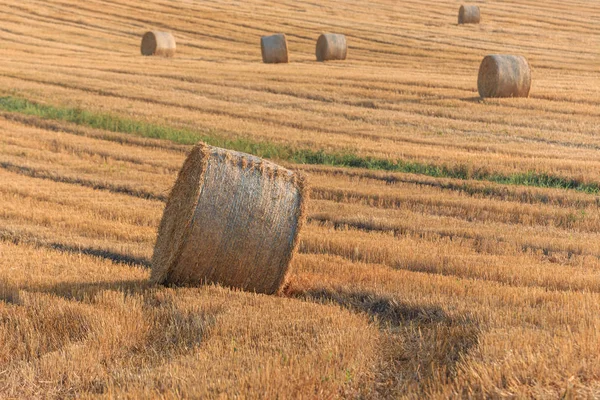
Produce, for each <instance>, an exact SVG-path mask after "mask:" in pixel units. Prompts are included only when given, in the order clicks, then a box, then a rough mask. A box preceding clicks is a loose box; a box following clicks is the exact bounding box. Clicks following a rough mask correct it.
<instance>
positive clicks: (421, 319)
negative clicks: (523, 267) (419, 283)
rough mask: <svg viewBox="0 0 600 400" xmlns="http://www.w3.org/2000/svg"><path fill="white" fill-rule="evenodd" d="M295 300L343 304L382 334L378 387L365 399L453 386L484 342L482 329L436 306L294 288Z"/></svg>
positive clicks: (359, 293) (367, 294)
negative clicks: (464, 364)
mask: <svg viewBox="0 0 600 400" xmlns="http://www.w3.org/2000/svg"><path fill="white" fill-rule="evenodd" d="M286 294H287V295H288V296H290V297H293V298H297V299H300V300H305V301H312V302H317V303H320V304H337V305H340V306H342V307H344V308H346V309H348V310H350V311H352V312H354V313H359V314H366V315H368V316H369V318H370V319H371V320H372V321H373V322H374V323H376V324H377V326H378V327H379V330H380V332H381V344H380V349H381V350H380V351H381V354H380V358H379V365H378V368H377V371H376V376H375V382H374V385H372V386H370V387H369V388H365V391H366V392H365V393H363V395H364V396H365V397H377V398H395V397H398V396H400V395H401V394H402V393H406V392H407V391H408V390H410V391H411V392H414V393H419V394H420V395H422V396H423V397H426V396H427V395H428V394H430V389H431V388H432V387H434V386H435V383H436V382H438V383H439V380H440V379H441V380H445V381H448V382H449V381H451V380H452V379H454V378H455V377H456V376H457V374H458V370H459V369H458V365H459V363H460V362H461V361H462V360H464V358H465V357H466V356H467V354H468V353H469V352H470V351H471V350H472V349H473V348H475V347H476V346H477V345H478V343H479V336H480V334H481V328H480V326H479V324H478V322H477V321H476V320H474V319H473V318H470V317H469V316H465V315H458V316H450V315H448V314H447V313H446V312H445V311H444V310H443V309H442V308H441V307H438V306H435V305H414V304H405V303H402V302H400V301H398V300H396V299H394V298H392V297H386V296H381V295H378V294H375V293H372V292H368V291H346V290H343V289H336V290H332V289H325V288H319V289H308V290H299V289H293V288H289V289H288V291H287V292H286Z"/></svg>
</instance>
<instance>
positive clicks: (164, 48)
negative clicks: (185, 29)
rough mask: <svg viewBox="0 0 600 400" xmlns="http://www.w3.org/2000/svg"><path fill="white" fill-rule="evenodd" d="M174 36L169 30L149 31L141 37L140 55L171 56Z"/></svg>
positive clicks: (173, 47) (174, 46)
mask: <svg viewBox="0 0 600 400" xmlns="http://www.w3.org/2000/svg"><path fill="white" fill-rule="evenodd" d="M175 48H176V45H175V37H174V36H173V35H172V34H171V33H170V32H158V31H150V32H146V33H145V34H144V36H143V37H142V55H144V56H163V57H173V56H174V55H175Z"/></svg>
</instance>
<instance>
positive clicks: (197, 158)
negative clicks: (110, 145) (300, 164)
mask: <svg viewBox="0 0 600 400" xmlns="http://www.w3.org/2000/svg"><path fill="white" fill-rule="evenodd" d="M305 187H306V186H305V179H304V177H303V176H302V175H299V174H297V173H294V172H292V171H289V170H287V169H285V168H283V167H280V166H278V165H276V164H273V163H271V162H268V161H265V160H262V159H260V158H258V157H254V156H251V155H249V154H244V153H238V152H235V151H229V150H224V149H220V148H217V147H212V146H208V145H205V144H202V143H200V144H198V145H196V146H195V147H194V149H193V150H192V151H191V153H190V155H189V156H188V158H187V159H186V160H185V162H184V164H183V167H182V169H181V171H180V172H179V175H178V177H177V181H176V182H175V185H174V187H173V189H172V191H171V194H170V196H169V199H168V201H167V205H166V207H165V211H164V214H163V217H162V220H161V223H160V226H159V228H158V238H157V240H156V245H155V247H154V254H153V256H152V273H151V278H150V279H151V280H152V281H153V282H155V283H162V284H176V285H177V284H178V285H197V284H202V283H219V284H221V285H223V286H228V287H235V288H241V289H243V290H247V291H254V292H258V293H267V294H273V293H276V292H278V291H279V290H280V289H281V287H282V286H283V284H284V283H285V279H286V276H287V271H288V267H289V265H290V262H291V259H292V255H293V254H294V251H295V249H296V246H297V243H298V237H299V232H300V229H301V228H302V225H303V222H304V207H305V199H306V198H307V197H308V195H307V194H306V193H305V192H306V189H305Z"/></svg>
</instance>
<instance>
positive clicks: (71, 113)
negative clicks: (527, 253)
mask: <svg viewBox="0 0 600 400" xmlns="http://www.w3.org/2000/svg"><path fill="white" fill-rule="evenodd" d="M0 110H4V111H7V112H12V113H18V114H25V115H31V116H37V117H40V118H42V119H46V120H58V121H64V122H69V123H73V124H75V125H80V126H87V127H90V128H95V129H101V130H105V131H109V132H116V133H125V134H131V135H135V136H138V137H146V138H152V139H163V140H168V141H170V142H174V143H178V144H183V145H193V144H196V143H197V142H199V141H202V142H205V143H207V144H209V145H212V146H216V147H222V148H225V149H229V150H235V151H240V152H244V153H248V154H252V155H254V156H258V157H261V158H266V159H272V160H276V161H286V162H290V163H292V164H309V165H329V166H334V167H345V168H362V169H367V170H379V171H387V172H402V173H410V174H416V175H425V176H430V177H434V178H452V179H459V180H476V181H488V182H493V183H498V184H506V185H522V186H531V187H540V188H554V189H565V190H575V191H578V192H583V193H587V194H598V193H600V182H584V181H582V180H579V179H575V178H568V177H563V176H559V175H554V174H548V173H544V172H538V171H534V170H529V171H525V172H518V173H513V174H500V173H495V172H490V171H488V170H487V169H485V168H484V169H478V168H473V167H472V166H469V165H465V164H458V165H453V166H449V165H447V164H433V163H421V162H418V161H410V160H405V159H400V158H398V159H396V160H390V159H384V158H377V157H371V156H364V157H361V156H359V155H357V154H355V153H352V152H350V151H340V152H326V151H325V150H323V149H318V150H312V149H308V148H298V147H294V146H290V145H283V144H276V143H272V142H268V141H253V140H249V139H245V138H236V139H227V138H224V137H222V136H220V135H218V134H206V133H202V132H198V131H194V130H191V129H184V128H172V127H169V126H166V125H158V124H153V123H148V122H142V121H138V120H134V119H130V118H124V117H121V116H118V115H114V114H106V113H97V112H93V111H88V110H83V109H79V108H70V107H56V106H52V105H44V104H40V103H36V102H33V101H30V100H28V99H26V98H23V97H15V96H4V97H0Z"/></svg>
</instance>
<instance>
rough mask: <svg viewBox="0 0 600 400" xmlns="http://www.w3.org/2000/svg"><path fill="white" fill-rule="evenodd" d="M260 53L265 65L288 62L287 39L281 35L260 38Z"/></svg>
mask: <svg viewBox="0 0 600 400" xmlns="http://www.w3.org/2000/svg"><path fill="white" fill-rule="evenodd" d="M260 52H261V53H262V59H263V62H264V63H266V64H277V63H287V62H289V55H288V45H287V39H286V38H285V35H284V34H283V33H278V34H275V35H271V36H263V37H261V38H260Z"/></svg>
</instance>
